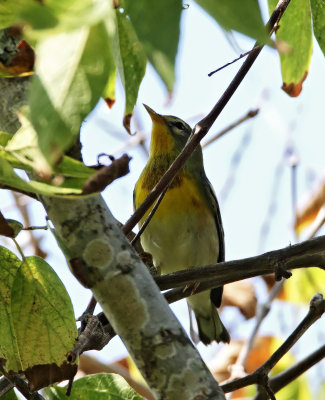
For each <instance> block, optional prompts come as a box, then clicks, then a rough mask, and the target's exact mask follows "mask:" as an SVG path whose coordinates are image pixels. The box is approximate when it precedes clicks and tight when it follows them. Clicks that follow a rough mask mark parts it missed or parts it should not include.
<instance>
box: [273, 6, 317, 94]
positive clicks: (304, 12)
mask: <svg viewBox="0 0 325 400" xmlns="http://www.w3.org/2000/svg"><path fill="white" fill-rule="evenodd" d="M276 4H277V0H269V10H270V13H271V12H272V11H273V9H274V8H275V6H276ZM276 40H277V42H278V43H279V44H281V43H282V44H283V42H284V43H286V44H287V45H288V46H289V49H287V50H286V51H284V52H282V53H281V52H280V61H281V71H282V79H283V86H282V89H283V90H284V91H285V92H286V93H287V94H289V95H290V96H292V97H297V96H299V94H300V92H301V90H302V84H303V82H304V80H305V79H306V77H307V74H308V70H309V64H310V60H311V55H312V50H313V41H312V30H311V18H310V8H309V0H295V1H292V2H291V3H290V4H289V6H288V8H287V10H286V11H285V13H284V15H283V17H282V18H281V21H280V28H279V29H278V30H277V32H276ZM281 47H283V46H280V49H281Z"/></svg>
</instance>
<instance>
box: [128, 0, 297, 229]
mask: <svg viewBox="0 0 325 400" xmlns="http://www.w3.org/2000/svg"><path fill="white" fill-rule="evenodd" d="M289 3H290V0H280V1H279V2H278V4H277V6H276V8H275V10H274V11H273V13H272V15H271V17H270V20H269V22H268V23H267V30H268V32H270V33H271V32H272V31H273V29H274V28H275V26H276V25H277V23H278V21H279V20H280V18H281V17H282V15H283V13H284V12H285V10H286V8H287V6H288V5H289ZM262 48H263V45H259V44H255V45H254V47H253V49H252V50H251V52H250V54H249V55H248V57H247V58H246V60H245V62H244V63H243V65H242V66H241V68H240V69H239V71H238V73H237V74H236V76H235V77H234V79H233V80H232V82H231V83H230V85H229V86H228V88H227V89H226V91H225V92H224V93H223V95H222V96H221V98H220V100H219V101H218V102H217V104H216V105H215V106H214V107H213V109H212V110H211V111H210V113H209V114H208V115H207V116H206V117H205V118H203V119H202V120H201V121H200V122H198V123H197V124H196V126H195V127H194V130H193V134H192V136H191V138H190V140H189V141H188V143H187V144H186V146H185V147H184V149H183V151H182V152H181V154H180V155H179V156H178V157H177V158H176V160H175V161H174V162H173V164H172V165H171V166H170V167H169V168H168V170H167V171H166V173H165V174H164V175H163V176H162V178H161V179H160V181H159V182H158V183H157V185H156V186H155V187H154V188H153V190H152V191H151V193H150V194H149V195H148V196H147V198H146V199H145V201H144V202H143V203H142V204H141V205H140V207H139V208H138V209H137V210H136V211H135V212H134V214H133V215H132V216H131V218H129V220H128V221H127V222H126V223H125V224H124V227H123V232H124V233H125V234H128V233H129V232H130V231H131V230H132V229H133V228H134V227H135V226H136V224H137V223H138V222H139V221H140V219H141V218H142V217H143V216H144V215H145V213H146V212H147V210H148V209H149V208H150V207H151V206H152V204H153V203H154V201H155V200H156V199H157V198H158V196H159V195H160V194H161V193H162V192H163V190H164V189H165V187H167V186H168V185H169V184H170V182H171V181H172V180H173V179H174V177H175V176H176V174H177V172H178V171H179V170H180V169H181V168H182V167H183V165H184V164H185V162H186V161H187V160H188V158H189V157H190V155H191V154H192V153H193V151H194V150H195V148H196V147H197V146H198V144H199V143H200V141H201V140H202V139H203V138H204V136H205V135H206V134H207V133H208V131H209V129H210V128H211V126H212V125H213V123H214V122H215V121H216V119H217V117H218V116H219V115H220V113H221V111H222V110H223V109H224V107H225V106H226V104H227V103H228V101H229V100H230V99H231V97H232V95H233V94H234V93H235V91H236V90H237V89H238V87H239V85H240V84H241V82H242V81H243V79H244V78H245V76H246V74H247V73H248V71H249V70H250V68H251V66H252V65H253V63H254V62H255V60H256V58H257V56H258V55H259V54H260V52H261V50H262Z"/></svg>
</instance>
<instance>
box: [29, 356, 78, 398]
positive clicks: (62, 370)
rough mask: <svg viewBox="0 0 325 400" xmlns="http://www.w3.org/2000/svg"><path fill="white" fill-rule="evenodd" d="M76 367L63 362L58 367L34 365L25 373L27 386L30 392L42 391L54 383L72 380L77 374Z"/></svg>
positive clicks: (55, 365)
mask: <svg viewBox="0 0 325 400" xmlns="http://www.w3.org/2000/svg"><path fill="white" fill-rule="evenodd" d="M77 370H78V365H77V364H70V363H67V362H64V363H63V364H62V365H60V366H58V365H57V364H55V363H52V364H43V365H34V366H33V367H31V368H28V369H27V370H26V371H25V375H26V378H27V380H28V386H29V389H30V390H31V391H35V390H39V389H42V388H43V387H46V386H49V385H51V384H52V383H55V382H62V381H65V380H70V379H72V378H73V377H74V376H75V374H76V373H77Z"/></svg>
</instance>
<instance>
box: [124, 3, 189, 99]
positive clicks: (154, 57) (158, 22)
mask: <svg viewBox="0 0 325 400" xmlns="http://www.w3.org/2000/svg"><path fill="white" fill-rule="evenodd" d="M122 7H124V8H125V12H126V14H127V15H129V16H130V18H131V22H132V24H133V26H134V29H135V31H136V33H137V36H138V37H139V40H141V42H142V44H143V47H144V49H145V51H146V54H147V56H148V59H149V61H150V62H151V64H152V65H153V66H154V68H155V69H156V71H157V72H158V74H159V75H160V77H161V78H162V80H163V81H164V83H165V85H166V86H167V89H168V90H169V91H170V92H171V91H172V89H173V84H174V80H175V73H174V67H175V58H176V54H177V47H178V42H179V34H180V27H179V24H180V18H181V11H182V1H180V0H177V1H175V0H164V1H157V2H155V6H154V7H153V6H152V1H151V0H138V1H134V0H125V1H124V2H123V3H122Z"/></svg>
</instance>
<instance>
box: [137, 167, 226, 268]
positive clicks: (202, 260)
mask: <svg viewBox="0 0 325 400" xmlns="http://www.w3.org/2000/svg"><path fill="white" fill-rule="evenodd" d="M139 184H140V181H139V183H138V185H139ZM138 185H137V188H136V191H135V205H136V206H137V207H138V206H139V205H140V204H141V203H142V202H143V200H144V199H145V198H146V196H147V195H148V193H149V190H148V189H146V188H145V187H142V188H141V190H139V186H138ZM144 186H145V185H144ZM148 212H149V211H148ZM145 218H146V216H145V217H143V219H142V220H141V223H143V221H144V220H145ZM141 223H140V224H141ZM141 243H142V246H143V248H144V250H145V251H147V252H149V253H151V254H152V256H153V259H154V263H155V265H156V266H157V267H159V268H160V269H161V271H162V273H168V272H172V271H175V270H178V269H182V268H188V267H192V266H197V265H207V264H210V263H214V262H216V261H217V259H218V252H219V242H218V234H217V229H216V223H215V219H214V215H213V213H212V212H211V209H210V208H209V207H208V205H207V204H206V201H205V199H204V198H203V197H202V196H201V195H200V192H199V189H198V187H197V185H196V183H195V181H194V180H193V179H190V178H189V177H188V176H186V174H184V173H181V174H180V175H179V177H178V181H177V184H175V185H174V186H172V187H171V188H170V189H169V190H168V191H167V192H166V194H165V196H164V198H163V200H162V202H161V203H160V205H159V207H158V209H157V211H156V213H155V215H154V216H153V218H152V220H151V221H150V223H149V225H148V226H147V228H146V230H145V231H144V233H143V234H142V236H141Z"/></svg>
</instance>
